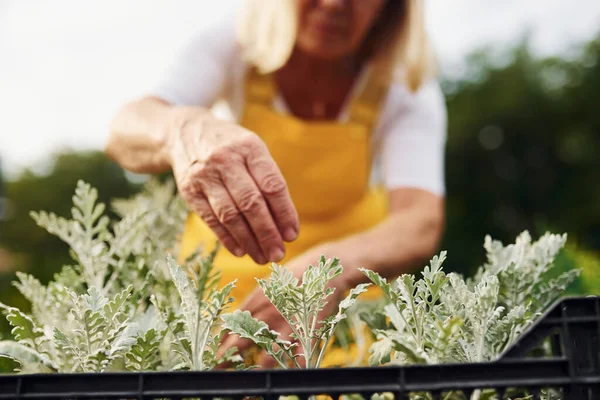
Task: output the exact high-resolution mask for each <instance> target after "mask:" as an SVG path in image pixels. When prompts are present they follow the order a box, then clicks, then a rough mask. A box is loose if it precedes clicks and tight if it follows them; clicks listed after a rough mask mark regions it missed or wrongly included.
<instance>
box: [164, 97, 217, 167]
mask: <svg viewBox="0 0 600 400" xmlns="http://www.w3.org/2000/svg"><path fill="white" fill-rule="evenodd" d="M209 118H214V117H213V115H212V114H211V112H210V111H209V110H207V109H205V108H202V107H189V106H174V107H172V108H171V110H170V112H169V116H168V121H167V123H166V125H165V127H164V131H163V134H162V137H163V138H164V146H163V149H164V152H163V157H164V158H165V160H166V161H167V162H168V164H169V165H170V166H171V168H173V167H174V165H173V164H174V162H175V160H177V159H180V158H181V156H182V155H181V154H180V153H181V149H185V148H186V146H189V145H190V144H189V143H182V142H184V141H185V139H186V137H187V138H190V139H191V138H192V137H194V136H195V138H196V139H199V136H200V135H202V133H203V129H202V125H203V123H202V122H203V121H206V120H207V119H209ZM190 133H191V135H190Z"/></svg>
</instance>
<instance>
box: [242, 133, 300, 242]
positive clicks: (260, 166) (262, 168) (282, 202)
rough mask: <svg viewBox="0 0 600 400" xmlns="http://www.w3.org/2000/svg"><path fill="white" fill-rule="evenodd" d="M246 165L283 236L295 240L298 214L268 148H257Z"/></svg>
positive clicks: (286, 239) (248, 157)
mask: <svg viewBox="0 0 600 400" xmlns="http://www.w3.org/2000/svg"><path fill="white" fill-rule="evenodd" d="M261 147H262V149H261V150H259V149H260V148H261ZM246 163H247V167H248V171H250V174H251V176H252V178H253V179H254V181H255V182H256V185H257V186H258V189H259V190H260V192H261V193H262V194H263V196H264V198H265V199H266V201H267V204H268V206H269V209H270V212H271V214H272V216H273V220H274V221H275V224H276V225H277V228H278V230H279V232H280V234H281V236H282V237H283V239H284V240H285V241H287V242H290V241H292V240H295V239H296V238H297V236H298V229H299V222H298V214H297V212H296V208H295V207H294V204H293V202H292V198H291V196H290V193H289V191H288V187H287V184H286V182H285V179H284V178H283V175H282V174H281V171H280V170H279V167H277V164H276V163H275V161H274V160H273V159H272V158H271V156H270V154H269V153H268V150H267V149H266V146H264V145H262V146H257V149H256V150H255V151H253V152H252V153H250V154H248V156H247V160H246Z"/></svg>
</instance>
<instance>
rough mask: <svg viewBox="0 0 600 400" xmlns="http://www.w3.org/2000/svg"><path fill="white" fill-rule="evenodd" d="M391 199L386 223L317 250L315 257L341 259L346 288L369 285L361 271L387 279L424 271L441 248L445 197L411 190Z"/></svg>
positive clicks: (397, 192) (393, 194)
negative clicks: (362, 269)
mask: <svg viewBox="0 0 600 400" xmlns="http://www.w3.org/2000/svg"><path fill="white" fill-rule="evenodd" d="M389 197H390V211H391V213H390V215H389V217H388V218H386V219H385V220H384V221H383V222H381V223H380V224H378V225H377V226H375V227H374V228H372V229H370V230H368V231H365V232H361V233H359V234H356V235H353V236H350V237H347V238H345V239H341V240H339V241H335V242H331V243H327V244H324V245H323V246H320V248H316V249H314V252H315V254H316V253H323V254H325V255H326V256H328V257H339V258H340V259H341V261H342V264H343V265H344V273H343V274H342V276H341V279H342V281H343V284H342V286H343V287H345V288H352V287H354V286H356V285H358V284H359V283H364V282H367V278H366V277H365V276H364V274H363V273H362V272H360V271H359V270H358V268H367V269H371V270H373V271H375V272H377V273H379V274H380V275H381V276H383V277H384V278H387V279H389V278H394V277H397V276H398V275H400V274H402V273H407V272H412V271H414V270H415V269H418V268H420V267H422V266H423V265H424V264H425V263H426V262H427V260H428V259H429V258H430V257H431V256H432V255H433V254H434V253H435V251H436V249H437V247H438V245H439V242H440V239H441V237H442V234H443V231H444V225H445V224H444V221H445V211H444V198H443V197H441V196H439V195H435V194H433V193H431V192H428V191H424V190H420V189H412V188H401V189H395V190H392V191H391V192H390V194H389ZM313 262H314V261H313Z"/></svg>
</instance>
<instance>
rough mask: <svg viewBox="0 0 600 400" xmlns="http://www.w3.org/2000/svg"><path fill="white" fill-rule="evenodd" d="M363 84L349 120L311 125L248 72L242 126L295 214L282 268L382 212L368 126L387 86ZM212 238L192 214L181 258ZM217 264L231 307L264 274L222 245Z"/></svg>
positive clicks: (267, 82)
mask: <svg viewBox="0 0 600 400" xmlns="http://www.w3.org/2000/svg"><path fill="white" fill-rule="evenodd" d="M366 82H367V84H366V85H364V87H363V88H361V89H360V90H359V92H358V94H357V95H356V96H354V99H353V100H352V102H351V104H350V114H349V121H348V122H347V123H338V122H329V121H326V122H321V121H319V122H314V121H304V120H301V119H298V118H296V117H294V116H288V115H283V114H280V113H277V112H275V111H273V110H272V109H271V104H272V100H273V97H274V95H275V88H274V85H273V83H272V79H271V77H270V76H267V75H259V74H258V73H256V72H255V71H254V70H250V71H249V73H248V76H247V80H246V86H245V91H246V102H245V104H246V106H245V109H244V114H243V117H242V120H241V125H242V126H244V127H245V128H247V129H249V130H251V131H253V132H255V133H257V134H258V135H259V136H260V137H261V138H262V139H263V140H264V142H265V143H266V144H267V147H268V149H269V151H270V153H271V155H272V157H273V158H274V160H275V162H276V163H277V165H278V166H279V168H280V169H281V171H282V173H283V176H284V177H285V179H286V182H287V184H288V187H289V190H290V194H291V197H292V201H293V203H294V205H295V207H296V209H297V211H298V214H299V219H300V232H299V236H298V239H297V240H295V241H294V242H292V243H287V244H286V257H285V259H284V260H283V261H282V262H281V264H283V265H285V262H286V261H287V260H290V259H292V258H294V257H295V256H297V255H298V254H300V253H302V252H304V251H306V250H308V249H310V248H311V247H313V246H315V245H317V244H319V243H323V242H325V241H329V240H333V239H339V238H342V237H344V236H347V235H351V234H354V233H358V232H361V231H364V230H366V229H368V228H370V227H372V226H374V225H375V224H377V223H379V222H380V221H381V220H383V219H384V218H385V217H386V215H387V213H388V206H387V196H386V194H385V192H384V191H383V190H382V189H380V188H371V187H369V177H370V174H371V164H372V162H371V151H372V150H371V149H372V145H371V131H372V128H373V125H374V123H375V122H376V121H377V117H378V114H379V107H380V103H381V101H382V99H383V97H384V95H385V93H386V91H385V90H384V89H385V88H381V87H379V86H378V85H375V84H369V83H371V82H370V81H369V80H368V79H367V81H366ZM216 241H217V238H216V236H215V235H214V234H213V233H212V231H211V230H210V228H208V226H207V225H206V224H205V223H204V222H203V221H202V220H201V219H200V218H199V217H198V216H197V215H195V214H190V215H189V217H188V220H187V222H186V226H185V230H184V234H183V238H182V243H181V258H180V261H182V260H183V259H185V258H186V257H188V256H189V255H190V254H191V253H192V252H194V251H195V250H196V249H197V248H198V246H200V245H204V246H206V247H207V251H208V250H211V249H212V248H213V246H214V244H215V243H216ZM334 256H336V257H340V258H341V261H342V264H343V262H344V259H343V257H344V255H343V254H338V255H334ZM316 261H317V260H315V262H316ZM215 266H216V267H217V268H219V269H220V270H221V271H222V274H223V276H222V282H223V284H225V283H228V282H230V281H232V280H234V279H237V284H236V288H235V289H234V291H233V292H232V295H233V296H234V297H235V299H236V302H235V303H234V304H233V307H237V306H239V304H240V302H242V301H243V300H244V298H245V297H246V296H247V295H248V294H250V293H251V292H252V290H254V289H255V288H256V287H257V284H256V280H255V278H261V277H264V276H266V275H268V273H269V272H270V269H269V266H268V265H257V264H255V263H254V262H253V261H252V259H251V258H250V257H249V256H244V257H242V258H238V257H235V256H234V255H232V254H231V253H229V252H228V251H227V250H226V249H225V248H221V250H220V251H219V252H218V254H217V256H216V257H215ZM363 296H368V297H373V296H377V292H375V291H373V290H372V291H370V293H364V294H363Z"/></svg>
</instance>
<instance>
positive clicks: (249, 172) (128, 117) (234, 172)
mask: <svg viewBox="0 0 600 400" xmlns="http://www.w3.org/2000/svg"><path fill="white" fill-rule="evenodd" d="M106 152H107V154H108V155H109V156H110V157H111V158H113V159H114V160H115V161H116V162H117V163H119V164H120V165H121V166H123V167H124V168H126V169H129V170H132V171H136V172H142V173H156V172H161V171H164V170H167V169H168V168H172V170H173V174H174V176H175V181H176V183H177V187H178V189H179V193H180V195H181V197H182V198H183V200H184V201H185V202H186V204H187V205H188V206H189V208H190V210H192V211H193V212H195V213H196V214H197V215H199V216H200V217H201V218H202V219H203V220H204V221H205V222H206V224H207V225H208V226H209V227H210V228H211V229H212V230H213V232H215V234H216V236H217V237H218V238H219V240H220V242H221V243H222V244H223V245H224V246H225V247H226V248H227V249H228V250H229V251H230V252H232V253H233V254H236V255H238V256H242V255H244V254H249V255H250V256H251V257H252V258H253V259H254V260H255V261H256V262H258V263H261V264H264V263H266V262H268V261H279V260H281V258H282V257H283V255H284V251H285V247H284V245H283V241H284V240H286V241H291V240H294V239H295V238H296V236H297V234H298V216H297V213H296V210H295V208H294V205H293V203H292V201H291V198H290V195H289V192H288V190H287V185H286V183H285V180H284V178H283V176H282V175H281V171H279V168H278V167H277V165H276V164H275V161H274V160H273V159H272V157H271V156H270V154H269V151H268V149H267V147H266V145H265V143H264V142H263V141H262V140H261V139H260V138H259V137H258V136H257V135H256V134H255V133H253V132H251V131H248V130H247V129H244V128H243V127H241V126H239V125H237V124H234V123H231V122H227V121H222V120H219V119H218V118H216V117H214V116H213V115H212V114H211V113H210V112H209V111H208V110H206V109H204V108H202V107H186V106H170V105H169V104H167V103H166V102H164V101H161V100H157V99H152V98H147V99H143V100H141V101H139V102H135V103H131V104H128V105H126V106H125V107H124V108H123V109H122V110H121V111H120V112H119V114H118V115H117V117H116V118H115V121H114V123H113V125H112V129H111V133H110V138H109V140H108V145H107V147H106Z"/></svg>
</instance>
